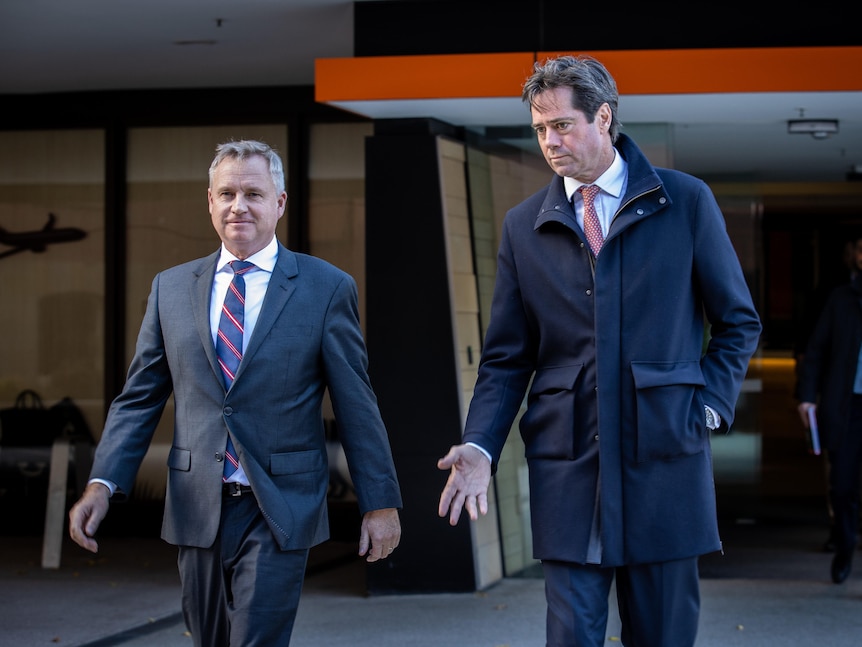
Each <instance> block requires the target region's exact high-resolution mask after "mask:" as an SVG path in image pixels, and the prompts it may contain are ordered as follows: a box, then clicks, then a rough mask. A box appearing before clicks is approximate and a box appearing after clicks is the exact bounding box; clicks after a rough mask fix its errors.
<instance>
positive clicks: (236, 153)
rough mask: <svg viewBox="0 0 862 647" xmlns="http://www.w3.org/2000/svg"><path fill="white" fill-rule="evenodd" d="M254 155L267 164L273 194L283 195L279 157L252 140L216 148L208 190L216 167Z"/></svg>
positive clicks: (270, 149) (266, 147)
mask: <svg viewBox="0 0 862 647" xmlns="http://www.w3.org/2000/svg"><path fill="white" fill-rule="evenodd" d="M255 155H260V156H261V157H263V158H264V159H266V160H267V162H268V163H269V173H270V175H272V182H273V184H275V192H276V193H279V194H280V193H284V165H283V164H282V162H281V157H279V155H278V153H277V152H276V151H275V149H273V148H272V147H271V146H270V145H269V144H266V143H264V142H259V141H255V140H253V139H242V140H240V141H229V142H224V143H222V144H219V145H218V146H216V154H215V157H214V158H213V161H212V164H210V170H209V182H210V188H212V186H213V175H215V170H216V167H217V166H218V165H219V164H221V163H222V162H223V161H224V160H225V159H227V158H231V159H237V160H246V159H248V158H249V157H253V156H255Z"/></svg>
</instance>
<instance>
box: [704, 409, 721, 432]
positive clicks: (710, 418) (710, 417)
mask: <svg viewBox="0 0 862 647" xmlns="http://www.w3.org/2000/svg"><path fill="white" fill-rule="evenodd" d="M703 410H704V412H706V428H707V429H709V430H710V431H714V430H715V428H716V427H718V423H717V422H716V421H715V414H714V413H713V412H712V409H710V408H709V407H704V408H703Z"/></svg>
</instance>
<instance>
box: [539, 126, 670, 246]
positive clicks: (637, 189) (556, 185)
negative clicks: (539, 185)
mask: <svg viewBox="0 0 862 647" xmlns="http://www.w3.org/2000/svg"><path fill="white" fill-rule="evenodd" d="M614 147H615V148H616V149H617V152H618V153H620V155H622V157H623V159H624V160H625V161H626V162H627V163H628V184H627V187H626V193H625V195H624V196H623V198H622V203H621V204H622V207H621V210H620V212H619V215H620V216H622V215H623V211H624V209H625V207H626V205H628V204H629V203H630V202H631V201H632V200H634V199H635V198H637V197H638V196H640V195H643V194H645V193H649V192H651V191H655V190H656V189H658V190H660V191H664V185H663V183H662V180H661V178H660V177H659V175H658V173H656V170H655V168H654V167H653V165H652V164H650V162H649V160H647V158H646V156H645V155H644V154H643V153H642V152H641V150H640V148H638V146H637V144H635V143H634V141H633V140H632V139H631V138H630V137H629V136H628V135H623V134H621V135H620V136H619V137H618V138H617V141H616V143H615V144H614ZM665 198H666V200H665V203H664V204H665V205H669V204H670V198H669V197H667V196H666V195H665ZM647 215H649V213H648V212H645V211H643V210H640V212H638V211H635V212H633V213H631V214H628V213H627V214H625V217H623V218H619V222H617V220H618V218H616V217H615V218H614V220H613V221H612V222H611V228H610V231H609V232H608V238H611V237H612V236H613V234H614V232H616V231H619V230H620V229H621V228H622V227H624V226H627V225H629V224H630V223H632V222H634V221H636V220H640V219H641V218H643V217H646V216H647ZM547 222H559V223H562V224H564V225H565V226H567V227H569V228H570V229H572V230H573V231H575V232H577V233H578V234H579V235H582V232H581V228H580V227H578V224H577V220H576V219H575V213H574V210H573V208H572V205H571V203H570V202H569V199H568V197H567V196H566V188H565V183H564V181H563V178H561V177H560V176H559V175H555V176H554V177H553V178H552V179H551V183H550V184H549V185H548V190H547V193H546V194H545V199H544V200H543V202H542V205H541V207H540V208H539V213H538V215H537V217H536V222H535V225H534V228H535V229H539V228H540V227H541V226H542V225H544V224H545V223H547Z"/></svg>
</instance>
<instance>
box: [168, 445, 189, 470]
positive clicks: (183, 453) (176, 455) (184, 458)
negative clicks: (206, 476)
mask: <svg viewBox="0 0 862 647" xmlns="http://www.w3.org/2000/svg"><path fill="white" fill-rule="evenodd" d="M191 466H192V453H191V452H190V451H189V450H188V449H180V448H179V447H171V451H170V452H169V453H168V467H169V468H171V469H172V470H181V471H183V472H188V471H189V470H190V469H191Z"/></svg>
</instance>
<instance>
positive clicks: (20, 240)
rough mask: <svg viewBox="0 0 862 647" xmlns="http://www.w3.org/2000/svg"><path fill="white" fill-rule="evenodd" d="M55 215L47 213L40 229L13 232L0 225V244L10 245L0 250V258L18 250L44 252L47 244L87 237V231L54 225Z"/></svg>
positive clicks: (55, 221)
mask: <svg viewBox="0 0 862 647" xmlns="http://www.w3.org/2000/svg"><path fill="white" fill-rule="evenodd" d="M56 223H57V216H55V215H54V214H53V213H49V214H48V222H47V223H45V226H44V227H42V229H37V230H35V231H21V232H17V233H13V232H11V231H7V230H6V229H4V228H3V227H0V244H3V245H7V246H9V247H12V249H7V250H5V251H3V252H0V258H5V257H6V256H11V255H12V254H17V253H18V252H26V251H28V250H29V251H31V252H36V253H41V252H44V251H45V250H46V249H47V248H48V245H54V244H56V243H71V242H73V241H76V240H81V239H83V238H86V237H87V232H85V231H84V230H83V229H77V228H75V227H55V226H54V225H55V224H56Z"/></svg>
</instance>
